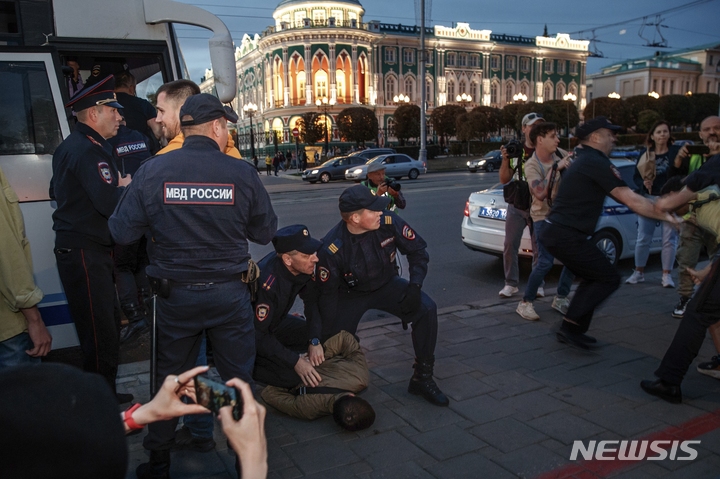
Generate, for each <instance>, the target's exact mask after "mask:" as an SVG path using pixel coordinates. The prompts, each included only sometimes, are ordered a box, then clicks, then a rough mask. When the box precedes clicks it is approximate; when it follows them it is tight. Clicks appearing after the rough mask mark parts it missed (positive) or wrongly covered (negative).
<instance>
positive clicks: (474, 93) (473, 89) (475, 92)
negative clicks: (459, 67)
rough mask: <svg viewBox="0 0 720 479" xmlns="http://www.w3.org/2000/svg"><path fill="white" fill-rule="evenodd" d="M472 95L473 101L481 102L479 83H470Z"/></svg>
mask: <svg viewBox="0 0 720 479" xmlns="http://www.w3.org/2000/svg"><path fill="white" fill-rule="evenodd" d="M470 95H471V96H472V97H473V100H475V101H478V102H479V101H480V92H479V91H478V84H477V82H470ZM476 99H477V100H476Z"/></svg>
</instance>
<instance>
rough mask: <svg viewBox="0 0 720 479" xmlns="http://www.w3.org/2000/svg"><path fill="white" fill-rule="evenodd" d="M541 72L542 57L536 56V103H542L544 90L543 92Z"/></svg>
mask: <svg viewBox="0 0 720 479" xmlns="http://www.w3.org/2000/svg"><path fill="white" fill-rule="evenodd" d="M542 72H543V59H542V57H541V58H536V59H535V82H534V83H535V101H536V102H538V103H542V102H543V100H544V98H543V95H544V92H543V82H542Z"/></svg>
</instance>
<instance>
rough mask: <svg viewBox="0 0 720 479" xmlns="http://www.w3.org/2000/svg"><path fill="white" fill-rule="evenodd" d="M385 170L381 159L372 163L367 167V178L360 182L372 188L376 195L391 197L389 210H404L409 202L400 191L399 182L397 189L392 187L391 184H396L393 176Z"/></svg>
mask: <svg viewBox="0 0 720 479" xmlns="http://www.w3.org/2000/svg"><path fill="white" fill-rule="evenodd" d="M385 170H386V167H385V165H383V164H382V163H380V162H379V161H374V162H372V163H370V165H368V168H367V180H365V181H363V182H362V183H360V184H361V185H364V186H367V187H368V188H370V191H372V192H373V194H374V195H377V196H387V197H388V198H390V202H389V203H388V205H387V209H388V210H390V211H395V210H396V209H397V208H400V209H401V210H404V209H405V206H407V202H406V201H405V197H404V196H403V194H402V192H401V191H400V185H399V184H397V188H398V189H397V190H396V189H394V188H392V187H391V185H392V186H395V185H394V184H393V181H392V178H389V177H387V176H385Z"/></svg>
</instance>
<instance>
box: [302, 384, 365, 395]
mask: <svg viewBox="0 0 720 479" xmlns="http://www.w3.org/2000/svg"><path fill="white" fill-rule="evenodd" d="M290 392H291V393H293V394H294V395H295V396H303V395H305V394H345V393H350V392H352V391H347V390H345V389H339V388H329V387H322V386H321V387H317V388H308V387H305V386H300V387H299V388H297V389H293V390H291V391H290Z"/></svg>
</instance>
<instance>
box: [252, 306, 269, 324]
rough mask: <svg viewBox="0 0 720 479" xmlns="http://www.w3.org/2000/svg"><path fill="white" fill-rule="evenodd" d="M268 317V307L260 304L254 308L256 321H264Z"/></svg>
mask: <svg viewBox="0 0 720 479" xmlns="http://www.w3.org/2000/svg"><path fill="white" fill-rule="evenodd" d="M268 316H270V305H268V304H265V303H261V304H258V305H257V306H255V317H256V318H257V320H258V321H265V320H266V319H267V318H268Z"/></svg>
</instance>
